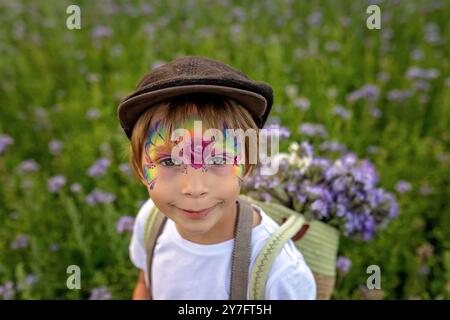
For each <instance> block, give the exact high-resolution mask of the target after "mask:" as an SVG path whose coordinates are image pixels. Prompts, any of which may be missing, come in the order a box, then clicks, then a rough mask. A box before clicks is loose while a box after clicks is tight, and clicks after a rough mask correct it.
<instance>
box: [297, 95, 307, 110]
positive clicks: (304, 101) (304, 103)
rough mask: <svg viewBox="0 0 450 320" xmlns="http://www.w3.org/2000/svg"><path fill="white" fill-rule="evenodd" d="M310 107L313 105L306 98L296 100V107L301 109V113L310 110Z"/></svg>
mask: <svg viewBox="0 0 450 320" xmlns="http://www.w3.org/2000/svg"><path fill="white" fill-rule="evenodd" d="M310 105H311V103H310V102H309V100H308V99H307V98H304V97H300V98H296V99H295V100H294V106H295V107H297V108H299V109H300V110H301V111H305V110H308V109H309V106H310Z"/></svg>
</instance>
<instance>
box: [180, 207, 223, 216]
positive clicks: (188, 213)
mask: <svg viewBox="0 0 450 320" xmlns="http://www.w3.org/2000/svg"><path fill="white" fill-rule="evenodd" d="M215 207H216V205H214V206H212V207H210V208H206V209H204V210H200V211H193V210H184V209H180V210H181V212H183V213H184V214H185V215H186V216H188V217H189V218H203V217H206V216H207V215H208V214H209V213H210V212H211V211H212V210H213V209H214V208H215Z"/></svg>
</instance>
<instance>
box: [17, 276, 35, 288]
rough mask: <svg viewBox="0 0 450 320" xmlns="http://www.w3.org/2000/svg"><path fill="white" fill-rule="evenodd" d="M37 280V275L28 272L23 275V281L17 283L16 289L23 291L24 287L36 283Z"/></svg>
mask: <svg viewBox="0 0 450 320" xmlns="http://www.w3.org/2000/svg"><path fill="white" fill-rule="evenodd" d="M38 281H39V278H38V276H36V275H34V274H28V275H27V276H26V277H25V281H24V282H23V283H19V284H18V285H17V291H18V292H21V291H23V290H24V289H25V288H26V287H31V286H33V285H34V284H36V283H37V282H38Z"/></svg>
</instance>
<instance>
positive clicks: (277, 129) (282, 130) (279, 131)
mask: <svg viewBox="0 0 450 320" xmlns="http://www.w3.org/2000/svg"><path fill="white" fill-rule="evenodd" d="M264 129H266V130H267V134H268V135H275V136H278V139H280V140H281V139H285V138H289V137H290V136H291V131H289V129H288V128H286V127H283V126H280V125H279V124H275V123H270V124H268V125H267V126H265V127H264Z"/></svg>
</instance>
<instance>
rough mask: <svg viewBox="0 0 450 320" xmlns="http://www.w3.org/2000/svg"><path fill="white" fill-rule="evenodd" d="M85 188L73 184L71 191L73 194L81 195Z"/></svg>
mask: <svg viewBox="0 0 450 320" xmlns="http://www.w3.org/2000/svg"><path fill="white" fill-rule="evenodd" d="M82 189H83V188H82V187H81V185H80V184H79V183H72V184H71V185H70V191H71V192H73V193H79V192H81V190H82Z"/></svg>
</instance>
